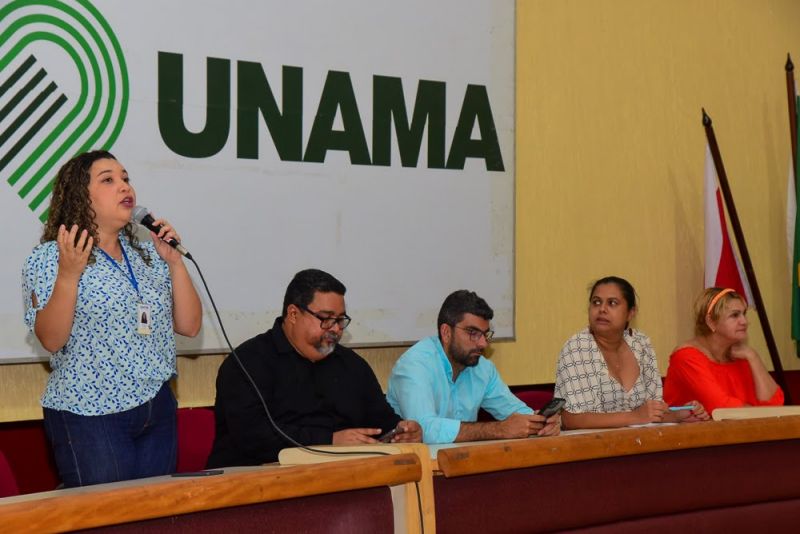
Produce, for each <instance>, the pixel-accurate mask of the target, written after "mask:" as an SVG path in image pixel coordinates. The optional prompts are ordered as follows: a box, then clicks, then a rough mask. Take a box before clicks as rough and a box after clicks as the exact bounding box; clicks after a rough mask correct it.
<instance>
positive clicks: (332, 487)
mask: <svg viewBox="0 0 800 534" xmlns="http://www.w3.org/2000/svg"><path fill="white" fill-rule="evenodd" d="M420 477H421V467H420V462H419V459H418V458H417V456H416V455H414V454H399V455H394V456H386V457H380V458H370V459H359V460H352V461H347V462H336V463H328V464H319V465H308V466H301V467H265V468H261V469H255V470H246V471H243V472H234V473H226V474H223V475H219V476H212V477H200V478H172V479H170V478H159V479H152V480H149V481H129V482H126V483H120V484H115V485H114V487H113V488H109V487H108V485H105V486H104V485H101V486H95V487H91V486H90V487H86V488H79V489H76V490H66V491H63V492H51V493H47V494H42V495H41V496H28V497H27V498H26V496H23V497H21V498H12V499H9V501H11V502H10V503H9V504H5V505H0V517H2V518H3V519H2V523H0V531H3V532H20V531H37V532H52V531H64V530H74V529H83V528H92V527H96V526H100V525H110V524H117V523H125V522H130V521H139V520H142V519H152V518H156V517H164V516H169V515H178V514H186V513H191V512H197V511H201V510H211V509H217V508H225V507H230V506H239V505H243V504H254V503H259V502H267V501H274V500H280V499H289V498H293V497H301V496H307V495H319V494H323V493H332V492H337V491H345V490H351V489H362V488H371V487H378V486H388V485H397V484H404V483H407V482H414V481H418V480H420Z"/></svg>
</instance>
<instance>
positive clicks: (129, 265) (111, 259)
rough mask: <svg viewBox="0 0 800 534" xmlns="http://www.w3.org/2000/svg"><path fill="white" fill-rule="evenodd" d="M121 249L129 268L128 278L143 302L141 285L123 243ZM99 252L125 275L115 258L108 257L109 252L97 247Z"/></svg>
mask: <svg viewBox="0 0 800 534" xmlns="http://www.w3.org/2000/svg"><path fill="white" fill-rule="evenodd" d="M119 248H120V249H121V250H122V257H123V258H124V259H125V265H127V266H128V274H127V276H126V278H127V279H128V280H130V282H131V285H132V286H133V289H135V290H136V294H137V295H139V300H142V294H141V293H139V283H138V282H137V281H136V276H134V274H133V269H132V268H131V262H129V261H128V255H127V254H125V247H123V246H122V243H120V245H119ZM97 250H99V251H100V252H101V253H102V254H103V256H105V257H106V259H107V260H108V261H109V262H110V263H111V265H113V266H114V267H116V268H117V269H119V272H121V273H122V274H125V271H123V270H122V267H120V266H119V264H118V263H117V262H116V261H115V260H114V258H112V257H111V256H109V255H108V252H106V251H105V250H103V249H102V248H100V247H97Z"/></svg>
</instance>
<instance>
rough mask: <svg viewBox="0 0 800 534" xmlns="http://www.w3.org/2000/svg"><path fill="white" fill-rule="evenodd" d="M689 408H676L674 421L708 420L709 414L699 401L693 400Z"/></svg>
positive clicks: (694, 421)
mask: <svg viewBox="0 0 800 534" xmlns="http://www.w3.org/2000/svg"><path fill="white" fill-rule="evenodd" d="M689 404H691V405H692V409H691V410H678V411H677V412H674V414H675V422H676V423H697V422H698V421H708V420H709V419H711V416H710V415H709V414H708V412H706V409H705V408H704V407H703V405H702V404H700V402H699V401H696V400H693V401H692V402H690V403H689Z"/></svg>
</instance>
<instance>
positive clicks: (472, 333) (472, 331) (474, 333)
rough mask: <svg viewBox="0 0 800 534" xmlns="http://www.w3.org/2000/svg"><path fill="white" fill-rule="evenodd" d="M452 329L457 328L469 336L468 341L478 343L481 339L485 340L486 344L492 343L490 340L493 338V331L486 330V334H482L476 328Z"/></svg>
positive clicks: (460, 327)
mask: <svg viewBox="0 0 800 534" xmlns="http://www.w3.org/2000/svg"><path fill="white" fill-rule="evenodd" d="M453 328H458V329H459V330H463V331H464V332H466V333H467V335H468V336H469V340H470V341H473V342H474V341H478V340H479V339H480V338H481V337H484V338H486V342H487V343H491V342H492V338H493V337H494V330H487V331H486V332H482V331H480V330H478V329H477V328H464V327H463V326H454V327H453Z"/></svg>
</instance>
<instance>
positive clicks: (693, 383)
mask: <svg viewBox="0 0 800 534" xmlns="http://www.w3.org/2000/svg"><path fill="white" fill-rule="evenodd" d="M692 400H697V401H699V402H700V403H701V404H702V405H703V407H704V408H705V409H706V411H707V412H708V413H711V412H713V411H714V410H715V409H717V408H735V407H739V406H744V405H750V406H781V405H783V390H781V388H780V387H778V389H777V391H775V394H774V395H773V396H772V398H770V399H769V400H767V401H760V400H758V398H757V397H756V387H755V383H754V382H753V373H752V371H750V364H749V363H747V361H746V360H735V361H732V362H729V363H717V362H714V361H711V360H710V359H709V358H708V357H707V356H706V355H705V354H703V352H701V351H700V350H698V349H696V348H694V347H682V348H680V349H678V350H676V351H675V352H673V353H672V355H671V356H670V357H669V369H667V378H666V380H665V381H664V401H665V402H666V403H667V404H669V405H671V406H680V405H684V404H688V403H689V402H690V401H692Z"/></svg>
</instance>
